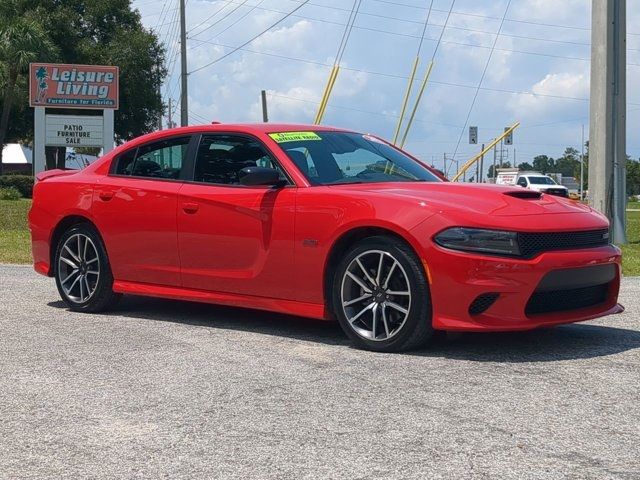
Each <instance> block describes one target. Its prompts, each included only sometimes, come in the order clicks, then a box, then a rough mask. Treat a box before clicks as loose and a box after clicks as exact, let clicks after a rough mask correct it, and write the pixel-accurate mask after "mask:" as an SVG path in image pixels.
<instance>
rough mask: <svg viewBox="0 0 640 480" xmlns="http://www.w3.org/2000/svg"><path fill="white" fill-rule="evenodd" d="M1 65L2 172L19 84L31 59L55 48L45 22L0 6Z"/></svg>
mask: <svg viewBox="0 0 640 480" xmlns="http://www.w3.org/2000/svg"><path fill="white" fill-rule="evenodd" d="M0 18H1V20H0V69H1V70H2V83H1V84H0V85H1V88H2V92H3V95H2V109H1V113H0V174H1V173H2V147H3V146H4V144H5V139H6V137H7V130H8V127H9V118H10V113H11V108H12V104H13V101H14V98H15V96H16V87H22V86H23V85H24V82H22V83H19V80H20V76H23V75H24V74H25V73H26V71H27V70H28V68H29V63H31V62H34V61H37V60H46V59H47V58H49V57H50V56H51V55H52V54H54V53H55V51H56V48H55V46H54V45H53V43H52V42H51V40H50V39H49V36H48V35H47V33H46V31H45V29H44V28H43V26H42V25H41V24H40V23H39V22H38V21H37V20H36V19H35V18H34V17H33V15H26V16H20V17H17V16H15V15H11V14H10V13H9V12H7V11H5V8H1V9H0Z"/></svg>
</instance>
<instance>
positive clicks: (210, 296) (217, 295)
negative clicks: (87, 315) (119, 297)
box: [113, 280, 329, 320]
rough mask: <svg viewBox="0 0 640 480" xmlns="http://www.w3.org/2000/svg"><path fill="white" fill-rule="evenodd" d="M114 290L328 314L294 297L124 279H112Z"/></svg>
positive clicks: (320, 316) (318, 316)
mask: <svg viewBox="0 0 640 480" xmlns="http://www.w3.org/2000/svg"><path fill="white" fill-rule="evenodd" d="M113 291H114V292H117V293H127V294H130V295H142V296H146V297H163V298H171V299H173V300H186V301H191V302H203V303H213V304H216V305H228V306H232V307H242V308H255V309H257V310H267V311H270V312H278V313H286V314H289V315H298V316H301V317H309V318H316V319H319V320H328V319H329V315H328V314H327V312H326V311H325V306H324V305H319V304H316V303H304V302H296V301H294V300H282V299H278V298H266V297H255V296H251V295H242V294H237V293H226V292H210V291H206V290H194V289H188V288H181V287H168V286H164V285H152V284H148V283H137V282H127V281H123V280H116V281H114V282H113Z"/></svg>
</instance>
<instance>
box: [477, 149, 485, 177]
mask: <svg viewBox="0 0 640 480" xmlns="http://www.w3.org/2000/svg"><path fill="white" fill-rule="evenodd" d="M480 151H481V152H484V143H483V144H482V150H480ZM482 177H484V155H481V156H480V177H479V180H478V181H479V182H480V183H482V180H483V178H482Z"/></svg>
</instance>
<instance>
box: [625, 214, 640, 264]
mask: <svg viewBox="0 0 640 480" xmlns="http://www.w3.org/2000/svg"><path fill="white" fill-rule="evenodd" d="M639 206H640V205H639ZM630 207H631V208H634V205H630ZM627 242H629V243H627V245H622V247H621V248H622V271H623V272H624V274H625V275H629V276H635V275H640V212H627Z"/></svg>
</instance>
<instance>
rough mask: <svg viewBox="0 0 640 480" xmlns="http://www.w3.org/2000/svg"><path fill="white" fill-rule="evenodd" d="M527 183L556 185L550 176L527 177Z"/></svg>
mask: <svg viewBox="0 0 640 480" xmlns="http://www.w3.org/2000/svg"><path fill="white" fill-rule="evenodd" d="M529 183H531V184H533V185H556V182H554V181H553V179H552V178H550V177H529Z"/></svg>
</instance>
